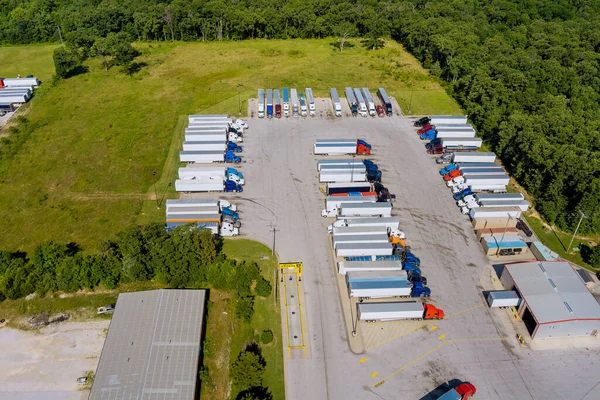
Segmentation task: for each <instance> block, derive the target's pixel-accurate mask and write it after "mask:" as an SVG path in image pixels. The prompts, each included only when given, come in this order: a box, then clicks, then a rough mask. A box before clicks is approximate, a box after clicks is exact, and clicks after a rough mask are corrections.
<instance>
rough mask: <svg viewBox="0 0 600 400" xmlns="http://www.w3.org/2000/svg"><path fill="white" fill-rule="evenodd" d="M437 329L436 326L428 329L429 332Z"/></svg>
mask: <svg viewBox="0 0 600 400" xmlns="http://www.w3.org/2000/svg"><path fill="white" fill-rule="evenodd" d="M437 328H438V326H437V325H434V326H432V327H431V328H429V330H430V331H435V330H436V329H437Z"/></svg>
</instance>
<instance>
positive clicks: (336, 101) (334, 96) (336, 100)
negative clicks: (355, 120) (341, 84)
mask: <svg viewBox="0 0 600 400" xmlns="http://www.w3.org/2000/svg"><path fill="white" fill-rule="evenodd" d="M329 97H331V105H332V106H333V113H334V114H335V116H336V117H341V116H342V103H341V102H340V96H339V95H338V92H337V89H336V88H331V90H330V91H329Z"/></svg>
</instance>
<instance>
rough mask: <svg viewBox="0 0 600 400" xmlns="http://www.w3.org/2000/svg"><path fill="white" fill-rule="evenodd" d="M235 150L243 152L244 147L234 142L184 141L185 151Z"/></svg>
mask: <svg viewBox="0 0 600 400" xmlns="http://www.w3.org/2000/svg"><path fill="white" fill-rule="evenodd" d="M226 150H229V151H233V152H234V153H241V152H242V150H243V148H242V147H241V146H238V145H237V144H235V143H233V142H227V143H225V142H221V141H220V140H219V141H206V142H188V141H184V142H183V151H226Z"/></svg>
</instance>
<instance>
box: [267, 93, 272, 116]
mask: <svg viewBox="0 0 600 400" xmlns="http://www.w3.org/2000/svg"><path fill="white" fill-rule="evenodd" d="M267 117H268V118H273V89H267Z"/></svg>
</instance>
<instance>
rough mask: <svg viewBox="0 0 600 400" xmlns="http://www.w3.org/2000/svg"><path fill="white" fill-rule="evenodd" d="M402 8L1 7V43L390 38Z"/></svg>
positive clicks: (294, 4)
mask: <svg viewBox="0 0 600 400" xmlns="http://www.w3.org/2000/svg"><path fill="white" fill-rule="evenodd" d="M394 6H395V5H394V2H393V1H390V2H380V1H376V0H370V1H368V0H367V1H337V0H319V1H316V0H312V1H300V0H289V1H285V0H280V1H275V0H245V1H226V0H172V1H168V0H162V1H161V0H119V1H108V0H105V1H100V0H61V1H55V0H0V43H3V42H4V43H35V42H47V41H52V42H58V41H59V40H60V35H61V34H62V36H63V39H68V38H69V35H72V34H74V32H78V31H79V33H80V34H81V33H85V34H87V35H89V36H92V37H106V36H107V35H108V34H109V33H118V32H126V33H128V34H130V35H131V36H132V37H134V38H136V39H137V40H223V39H229V40H239V39H253V38H294V37H301V38H308V37H311V38H312V37H326V36H331V35H336V34H340V35H344V34H349V35H361V36H362V35H367V34H371V33H372V34H373V35H374V36H382V35H387V34H388V33H389V25H388V24H387V21H389V18H388V16H389V15H391V14H392V13H393V7H394ZM59 28H60V32H59Z"/></svg>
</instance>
